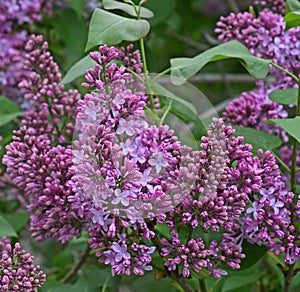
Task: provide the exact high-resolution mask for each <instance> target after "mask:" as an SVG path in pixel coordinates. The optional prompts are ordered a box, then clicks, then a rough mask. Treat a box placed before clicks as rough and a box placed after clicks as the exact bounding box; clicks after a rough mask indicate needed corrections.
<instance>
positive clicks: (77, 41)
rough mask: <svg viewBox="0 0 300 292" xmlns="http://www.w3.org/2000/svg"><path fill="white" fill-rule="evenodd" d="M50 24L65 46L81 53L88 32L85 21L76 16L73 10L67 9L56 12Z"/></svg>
mask: <svg viewBox="0 0 300 292" xmlns="http://www.w3.org/2000/svg"><path fill="white" fill-rule="evenodd" d="M52 25H53V27H54V29H55V31H56V32H57V34H58V35H59V38H60V40H61V41H62V42H63V43H64V44H65V45H66V46H67V48H70V49H71V50H72V51H73V52H75V53H76V54H78V55H82V53H83V52H84V46H85V43H86V40H87V34H88V29H87V25H86V21H85V20H84V19H83V18H78V17H77V15H76V13H75V11H74V10H70V9H69V10H64V12H63V13H62V12H60V13H58V14H57V16H56V17H55V19H54V21H53V22H52Z"/></svg>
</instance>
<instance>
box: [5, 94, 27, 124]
mask: <svg viewBox="0 0 300 292" xmlns="http://www.w3.org/2000/svg"><path fill="white" fill-rule="evenodd" d="M0 104H1V107H0V127H1V126H3V125H5V124H8V123H9V122H11V121H12V120H13V119H15V118H16V117H20V116H22V113H21V111H20V110H19V108H18V106H17V105H16V104H15V103H14V102H12V101H11V100H10V99H8V98H6V97H4V96H2V95H0Z"/></svg>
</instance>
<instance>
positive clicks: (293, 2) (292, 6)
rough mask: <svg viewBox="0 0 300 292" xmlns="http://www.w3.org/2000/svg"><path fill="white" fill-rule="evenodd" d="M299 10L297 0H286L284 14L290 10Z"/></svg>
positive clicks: (299, 6) (299, 4) (299, 5)
mask: <svg viewBox="0 0 300 292" xmlns="http://www.w3.org/2000/svg"><path fill="white" fill-rule="evenodd" d="M297 10H299V11H300V3H299V1H298V0H287V1H286V14H288V13H289V12H292V11H297Z"/></svg>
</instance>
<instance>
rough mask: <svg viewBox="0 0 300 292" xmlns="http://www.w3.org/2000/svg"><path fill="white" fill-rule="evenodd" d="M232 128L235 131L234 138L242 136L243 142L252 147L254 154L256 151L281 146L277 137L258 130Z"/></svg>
mask: <svg viewBox="0 0 300 292" xmlns="http://www.w3.org/2000/svg"><path fill="white" fill-rule="evenodd" d="M233 128H234V129H235V130H236V132H235V136H243V137H244V138H245V139H244V142H245V143H248V144H251V145H252V146H253V149H252V152H253V153H254V154H257V150H258V149H263V150H265V151H266V150H271V149H274V148H278V147H279V146H280V145H281V144H282V141H281V140H280V139H279V138H278V137H276V136H273V135H271V134H268V133H265V132H262V131H259V130H255V129H251V128H247V127H238V126H233Z"/></svg>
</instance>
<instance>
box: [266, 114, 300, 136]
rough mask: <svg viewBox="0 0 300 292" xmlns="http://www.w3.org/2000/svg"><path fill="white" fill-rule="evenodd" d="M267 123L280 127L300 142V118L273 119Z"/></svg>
mask: <svg viewBox="0 0 300 292" xmlns="http://www.w3.org/2000/svg"><path fill="white" fill-rule="evenodd" d="M267 122H268V123H270V124H276V125H279V126H280V127H281V128H282V129H283V130H285V131H286V132H287V133H288V134H289V135H291V136H292V137H294V138H295V139H296V140H297V141H298V142H300V131H299V129H300V117H295V118H293V119H272V120H268V121H267Z"/></svg>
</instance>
